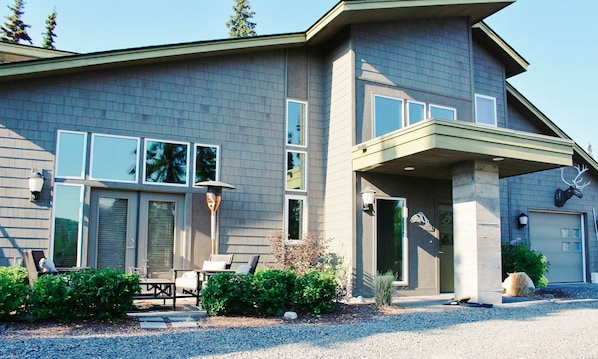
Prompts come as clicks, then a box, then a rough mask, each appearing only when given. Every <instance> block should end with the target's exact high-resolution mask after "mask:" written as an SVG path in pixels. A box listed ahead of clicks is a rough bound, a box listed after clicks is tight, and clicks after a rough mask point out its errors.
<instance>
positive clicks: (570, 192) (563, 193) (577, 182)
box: [554, 165, 592, 207]
mask: <svg viewBox="0 0 598 359" xmlns="http://www.w3.org/2000/svg"><path fill="white" fill-rule="evenodd" d="M573 168H575V169H576V170H577V176H575V178H574V179H573V181H571V183H569V182H567V181H566V180H565V169H564V168H561V180H563V182H565V184H567V185H569V188H567V189H564V190H563V189H560V188H557V189H556V191H555V192H554V205H555V206H557V207H563V206H564V205H565V202H567V201H568V200H569V199H570V198H571V197H573V196H576V197H578V198H583V193H582V192H581V191H582V190H583V189H584V188H585V187H587V186H588V185H589V184H590V183H592V181H591V180H588V182H586V183H583V181H584V179H583V177H582V175H583V174H584V173H585V172H587V171H588V169H589V168H588V167H587V166H585V165H584V166H580V165H577V166H574V167H573Z"/></svg>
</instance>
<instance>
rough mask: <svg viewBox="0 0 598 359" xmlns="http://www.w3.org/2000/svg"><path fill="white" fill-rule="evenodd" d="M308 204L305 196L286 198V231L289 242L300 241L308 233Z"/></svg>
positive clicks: (288, 196) (289, 196)
mask: <svg viewBox="0 0 598 359" xmlns="http://www.w3.org/2000/svg"><path fill="white" fill-rule="evenodd" d="M306 202H307V199H306V197H304V196H293V195H287V196H286V201H285V218H286V221H285V227H286V228H285V230H286V233H287V234H288V236H289V238H288V239H289V240H300V239H302V238H303V234H305V233H306V232H307V213H306V208H307V206H306Z"/></svg>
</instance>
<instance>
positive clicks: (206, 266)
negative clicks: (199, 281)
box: [201, 261, 226, 271]
mask: <svg viewBox="0 0 598 359" xmlns="http://www.w3.org/2000/svg"><path fill="white" fill-rule="evenodd" d="M201 269H202V270H204V271H211V270H223V269H226V262H222V261H203V266H202V267H201Z"/></svg>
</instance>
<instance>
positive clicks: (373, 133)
mask: <svg viewBox="0 0 598 359" xmlns="http://www.w3.org/2000/svg"><path fill="white" fill-rule="evenodd" d="M376 97H380V98H386V99H390V100H396V101H400V102H401V111H400V113H401V123H400V127H399V128H397V129H395V130H392V131H390V132H386V133H383V134H380V135H376ZM405 102H406V100H405V99H402V98H400V97H392V96H386V95H380V94H375V93H374V94H372V104H373V106H372V138H378V137H382V136H384V135H386V134H389V133H391V132H394V131H399V130H402V129H404V128H405V127H407V126H405Z"/></svg>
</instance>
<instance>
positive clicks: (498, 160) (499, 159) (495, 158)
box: [492, 157, 505, 162]
mask: <svg viewBox="0 0 598 359" xmlns="http://www.w3.org/2000/svg"><path fill="white" fill-rule="evenodd" d="M504 160H505V158H504V157H494V158H493V159H492V161H494V162H500V161H504Z"/></svg>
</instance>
